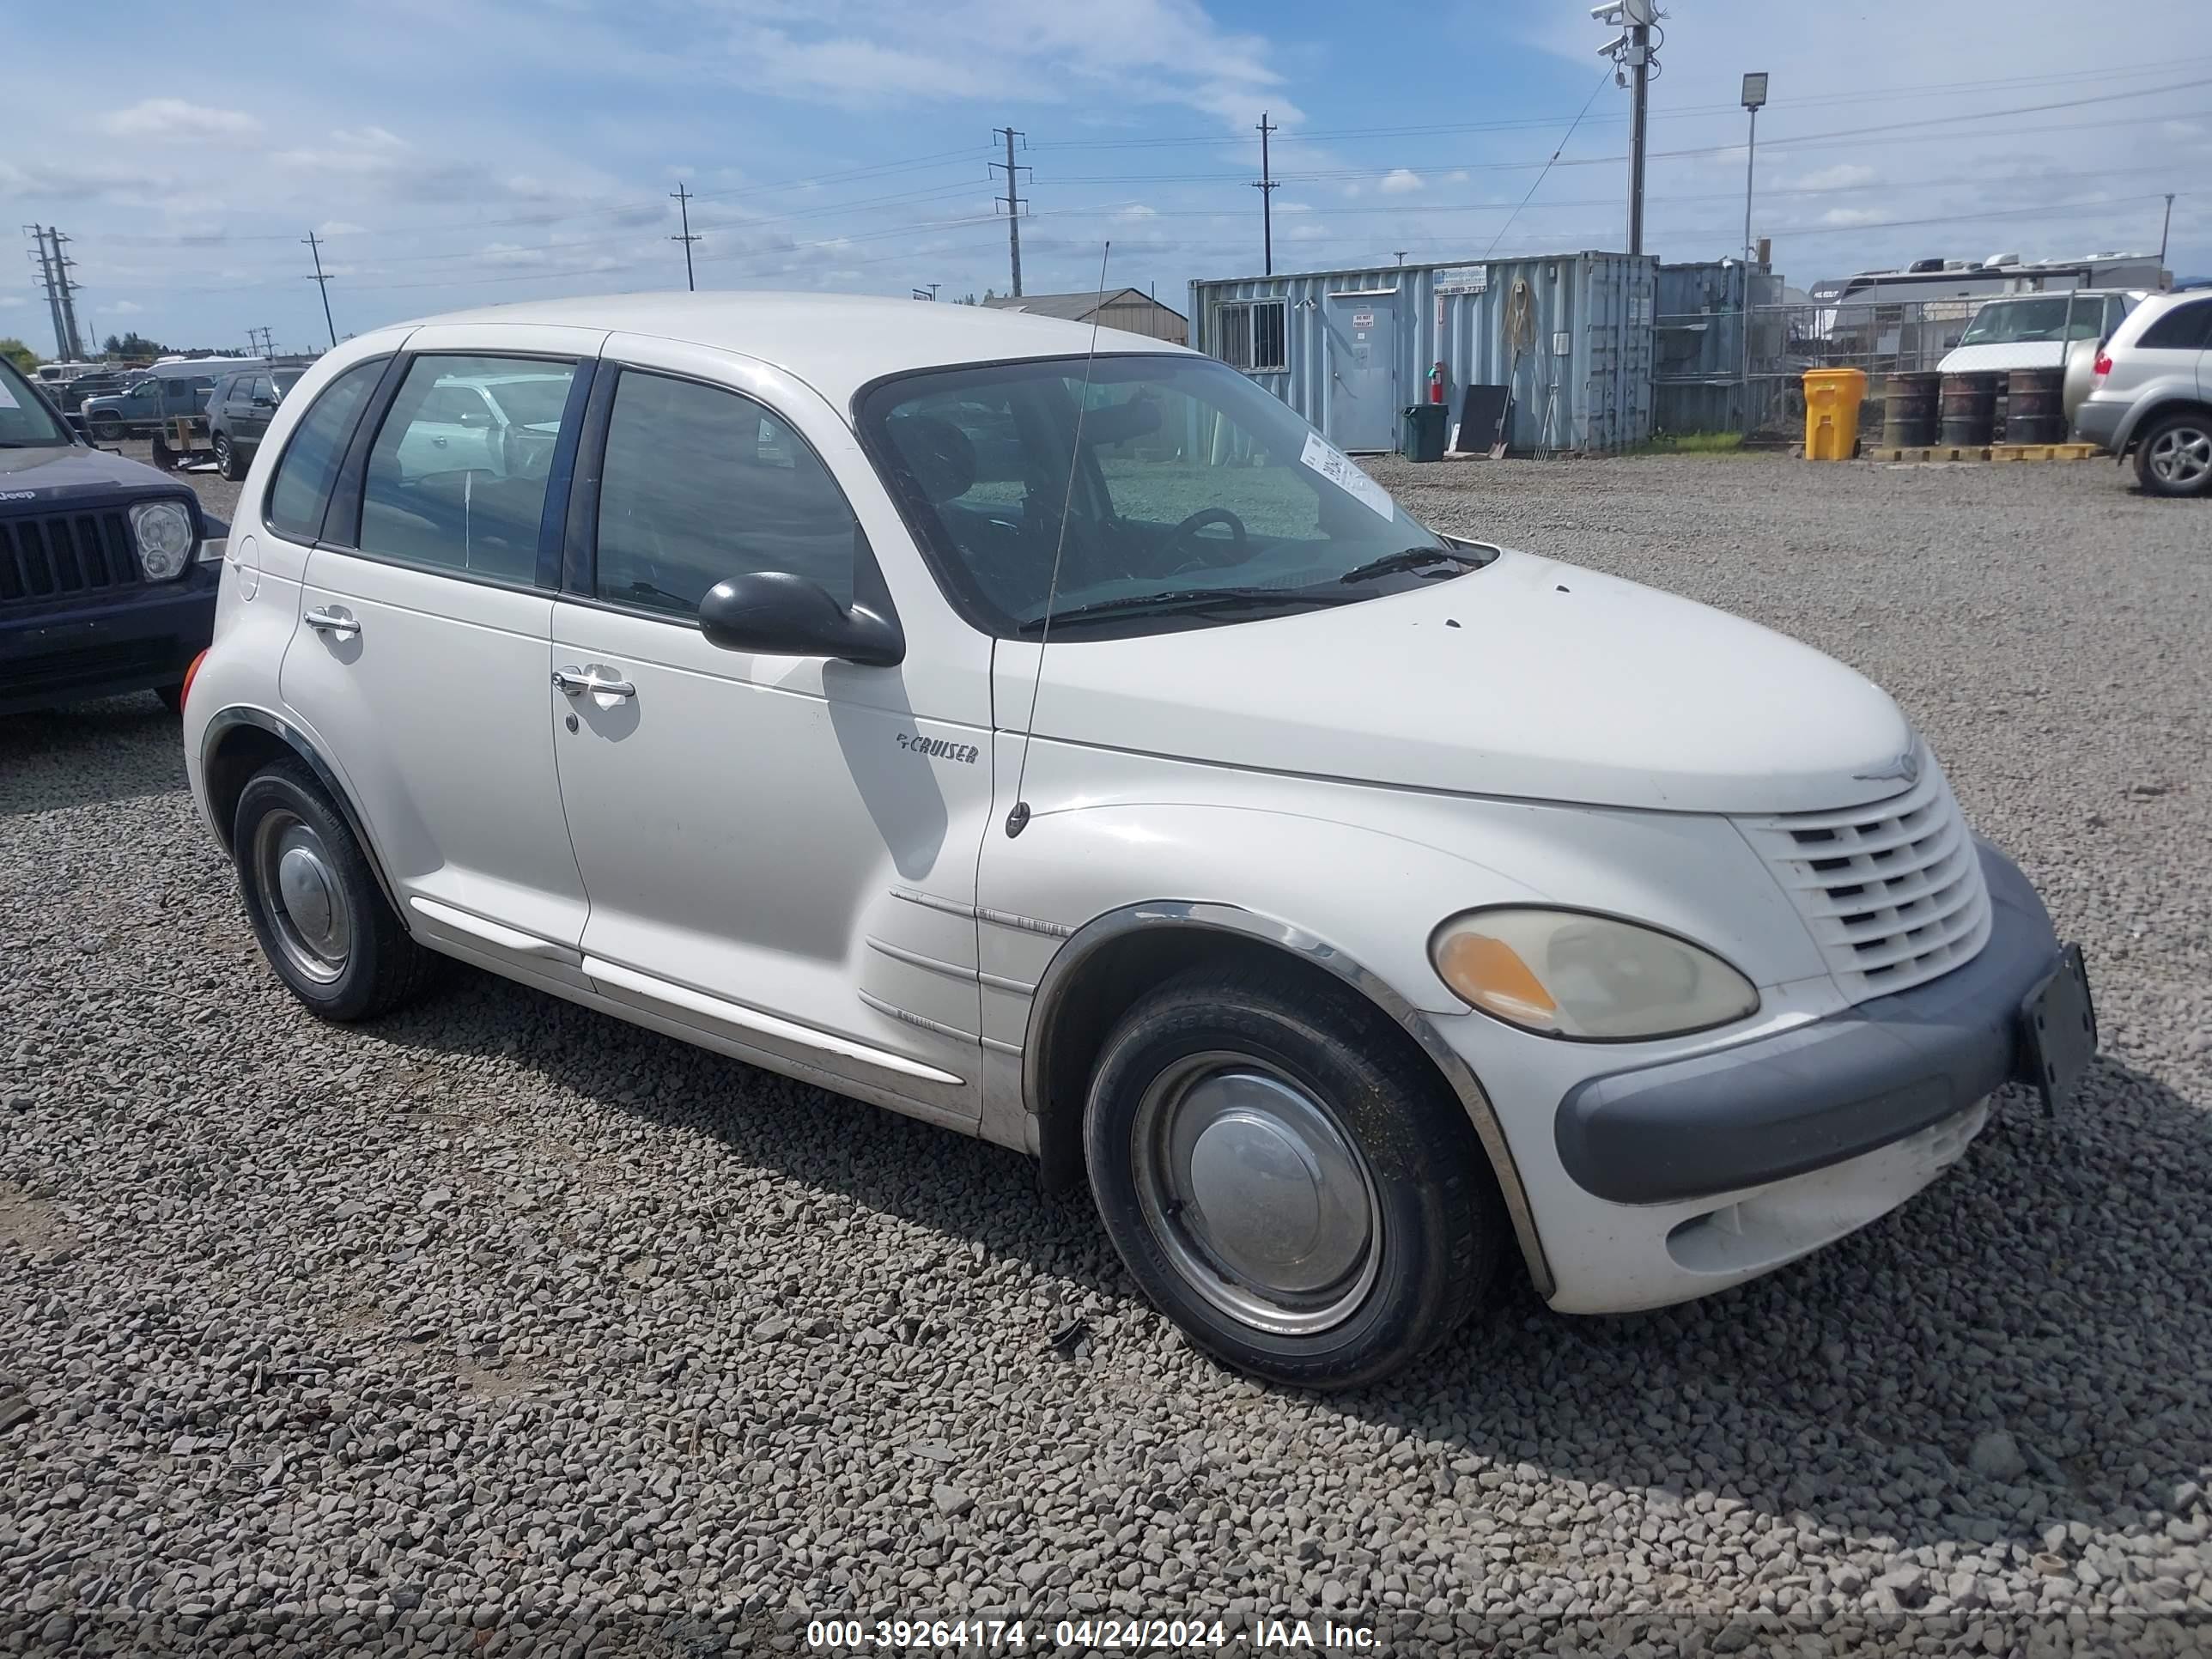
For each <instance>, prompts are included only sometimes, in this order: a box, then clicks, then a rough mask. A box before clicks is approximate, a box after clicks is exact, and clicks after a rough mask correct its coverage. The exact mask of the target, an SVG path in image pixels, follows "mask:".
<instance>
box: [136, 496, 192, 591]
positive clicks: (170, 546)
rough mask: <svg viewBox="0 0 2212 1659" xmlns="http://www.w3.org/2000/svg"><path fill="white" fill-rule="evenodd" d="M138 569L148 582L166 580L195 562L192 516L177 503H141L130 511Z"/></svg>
mask: <svg viewBox="0 0 2212 1659" xmlns="http://www.w3.org/2000/svg"><path fill="white" fill-rule="evenodd" d="M131 535H132V537H133V538H135V539H136V540H137V544H138V568H140V569H141V570H143V571H144V572H145V573H146V580H149V581H155V582H165V581H167V580H169V579H170V578H171V577H172V576H174V575H177V574H179V573H180V572H181V571H182V570H183V569H184V568H185V566H186V565H188V564H190V563H191V560H192V515H191V513H187V512H185V509H184V507H182V506H180V505H179V503H177V502H175V501H141V502H139V503H138V505H137V506H136V507H132V508H131Z"/></svg>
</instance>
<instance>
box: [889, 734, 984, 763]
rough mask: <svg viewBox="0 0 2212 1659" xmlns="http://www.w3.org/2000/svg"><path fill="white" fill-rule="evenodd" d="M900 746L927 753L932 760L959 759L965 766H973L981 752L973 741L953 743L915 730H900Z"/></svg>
mask: <svg viewBox="0 0 2212 1659" xmlns="http://www.w3.org/2000/svg"><path fill="white" fill-rule="evenodd" d="M898 746H899V747H900V748H902V749H904V750H910V751H911V752H913V753H915V754H917V755H927V756H928V757H930V758H931V759H932V760H949V761H958V762H959V763H961V764H962V765H963V766H973V765H974V764H975V757H976V755H977V753H978V752H979V751H978V750H977V749H976V747H975V744H972V743H951V742H948V741H946V740H945V738H925V737H923V736H921V734H920V733H919V732H900V733H899V734H898Z"/></svg>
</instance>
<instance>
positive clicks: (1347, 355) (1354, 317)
mask: <svg viewBox="0 0 2212 1659" xmlns="http://www.w3.org/2000/svg"><path fill="white" fill-rule="evenodd" d="M1397 299H1398V296H1397V295H1395V294H1332V295H1329V296H1328V312H1327V313H1325V314H1326V316H1327V319H1328V404H1327V405H1326V418H1325V420H1324V422H1323V429H1324V431H1325V432H1326V434H1327V435H1328V440H1329V441H1330V442H1331V443H1333V444H1334V445H1335V446H1336V447H1338V448H1339V449H1341V450H1345V451H1347V452H1352V453H1368V454H1380V453H1387V452H1388V451H1390V450H1393V449H1395V448H1396V447H1398V441H1397V434H1398V403H1399V398H1398V368H1397V363H1398V359H1397V355H1396V343H1397V342H1396V324H1397V316H1396V313H1395V311H1394V310H1393V309H1392V307H1394V306H1395V304H1396V303H1397Z"/></svg>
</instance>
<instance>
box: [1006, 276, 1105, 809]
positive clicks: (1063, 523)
mask: <svg viewBox="0 0 2212 1659" xmlns="http://www.w3.org/2000/svg"><path fill="white" fill-rule="evenodd" d="M1113 252H1114V244H1113V243H1111V242H1109V243H1107V244H1106V246H1104V247H1103V248H1101V249H1100V250H1099V251H1098V302H1097V305H1096V306H1094V307H1092V308H1091V347H1090V349H1089V350H1087V351H1085V353H1084V354H1083V392H1082V395H1081V396H1080V397H1079V398H1077V399H1076V400H1075V444H1074V447H1073V451H1072V452H1071V453H1070V454H1069V455H1068V458H1067V491H1066V495H1063V496H1062V497H1061V498H1060V538H1059V539H1058V540H1057V541H1055V542H1054V544H1053V548H1052V579H1051V580H1049V581H1048V582H1047V583H1046V585H1045V591H1044V626H1043V627H1042V629H1040V630H1039V632H1038V634H1037V659H1036V673H1035V674H1034V675H1033V676H1031V677H1030V712H1029V718H1028V719H1026V720H1024V721H1023V722H1022V758H1021V761H1020V763H1018V765H1017V766H1016V767H1015V769H1014V805H1013V810H1012V811H1010V812H1008V813H1007V814H1006V836H1007V839H1008V840H1012V838H1013V837H1014V836H1018V835H1020V834H1021V833H1022V829H1023V828H1024V826H1025V825H1026V824H1027V823H1029V821H1030V804H1029V802H1028V800H1027V799H1025V798H1024V796H1023V794H1022V786H1023V785H1024V783H1026V782H1027V781H1029V775H1030V735H1031V734H1032V733H1033V732H1036V710H1037V692H1038V690H1040V689H1041V688H1042V686H1043V684H1044V648H1045V646H1046V645H1047V644H1048V642H1049V641H1050V640H1051V639H1052V613H1053V610H1054V607H1055V606H1056V605H1059V603H1060V555H1061V554H1062V553H1063V552H1065V551H1066V549H1067V515H1068V514H1069V513H1072V512H1073V511H1074V510H1075V473H1076V469H1077V468H1078V467H1079V466H1081V465H1083V417H1084V416H1085V414H1086V413H1087V412H1088V411H1089V410H1090V406H1091V364H1092V363H1094V362H1097V359H1098V313H1100V312H1102V311H1103V310H1105V309H1106V261H1107V260H1108V259H1109V258H1111V257H1112V255H1113Z"/></svg>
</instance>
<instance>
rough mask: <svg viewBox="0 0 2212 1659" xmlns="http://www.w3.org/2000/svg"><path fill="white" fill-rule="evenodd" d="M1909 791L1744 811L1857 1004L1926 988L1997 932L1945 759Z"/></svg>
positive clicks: (1924, 771) (1926, 768)
mask: <svg viewBox="0 0 2212 1659" xmlns="http://www.w3.org/2000/svg"><path fill="white" fill-rule="evenodd" d="M1917 753H1918V756H1919V759H1920V766H1921V772H1920V778H1919V781H1917V783H1914V784H1912V785H1911V787H1908V788H1907V789H1906V790H1905V793H1903V794H1901V795H1893V796H1892V797H1891V798H1890V799H1887V800H1884V801H1876V802H1875V803H1873V804H1872V805H1867V806H1854V807H1848V808H1845V809H1844V810H1841V811H1832V812H1791V813H1785V814H1783V815H1780V816H1778V817H1759V818H1739V819H1737V820H1736V823H1737V825H1738V827H1739V828H1740V829H1742V831H1743V833H1744V835H1745V836H1747V838H1749V840H1750V842H1751V843H1752V845H1753V847H1755V848H1758V849H1759V853H1760V854H1762V855H1763V856H1764V857H1765V859H1766V860H1767V862H1768V863H1769V865H1771V866H1772V868H1773V870H1774V872H1775V875H1776V877H1777V878H1778V879H1779V880H1780V882H1781V883H1782V885H1783V887H1784V889H1785V890H1787V891H1788V893H1789V895H1790V898H1791V900H1792V901H1794V902H1796V906H1797V909H1798V914H1800V915H1802V916H1803V917H1804V918H1805V923H1806V926H1807V927H1809V928H1810V929H1811V930H1812V933H1813V937H1814V939H1816V940H1818V941H1819V942H1820V951H1821V954H1822V955H1823V956H1824V957H1826V960H1827V963H1828V969H1829V971H1830V972H1832V974H1834V975H1835V976H1836V979H1837V981H1838V983H1840V984H1841V985H1842V986H1843V987H1844V990H1845V991H1846V992H1847V993H1849V994H1850V997H1851V1000H1853V1001H1858V1000H1863V999H1864V998H1866V997H1875V996H1884V995H1887V994H1889V993H1890V992H1892V991H1902V990H1905V989H1908V988H1909V987H1912V986H1915V985H1923V984H1925V983H1927V981H1929V980H1931V979H1934V978H1936V977H1937V976H1938V975H1942V974H1947V973H1948V972H1950V971H1951V969H1954V968H1956V967H1958V966H1959V965H1960V963H1965V962H1966V961H1969V960H1970V959H1972V957H1973V955H1974V953H1975V952H1976V951H1979V950H1980V949H1981V948H1982V946H1983V945H1984V944H1986V943H1987V942H1988V940H1989V937H1990V895H1989V889H1988V887H1987V886H1986V885H1985V884H1984V882H1983V879H1982V863H1981V860H1980V858H1979V857H1978V855H1977V854H1976V853H1975V851H1974V841H1973V837H1972V836H1971V835H1969V834H1968V833H1967V831H1966V817H1965V816H1964V815H1963V814H1962V813H1960V811H1959V803H1958V802H1957V800H1955V799H1953V797H1952V794H1951V786H1950V785H1949V784H1948V783H1947V782H1946V781H1944V778H1943V773H1942V769H1941V768H1939V767H1938V766H1937V765H1936V760H1935V757H1933V756H1932V755H1930V754H1929V753H1928V751H1927V750H1925V749H1921V750H1918V751H1917Z"/></svg>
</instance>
